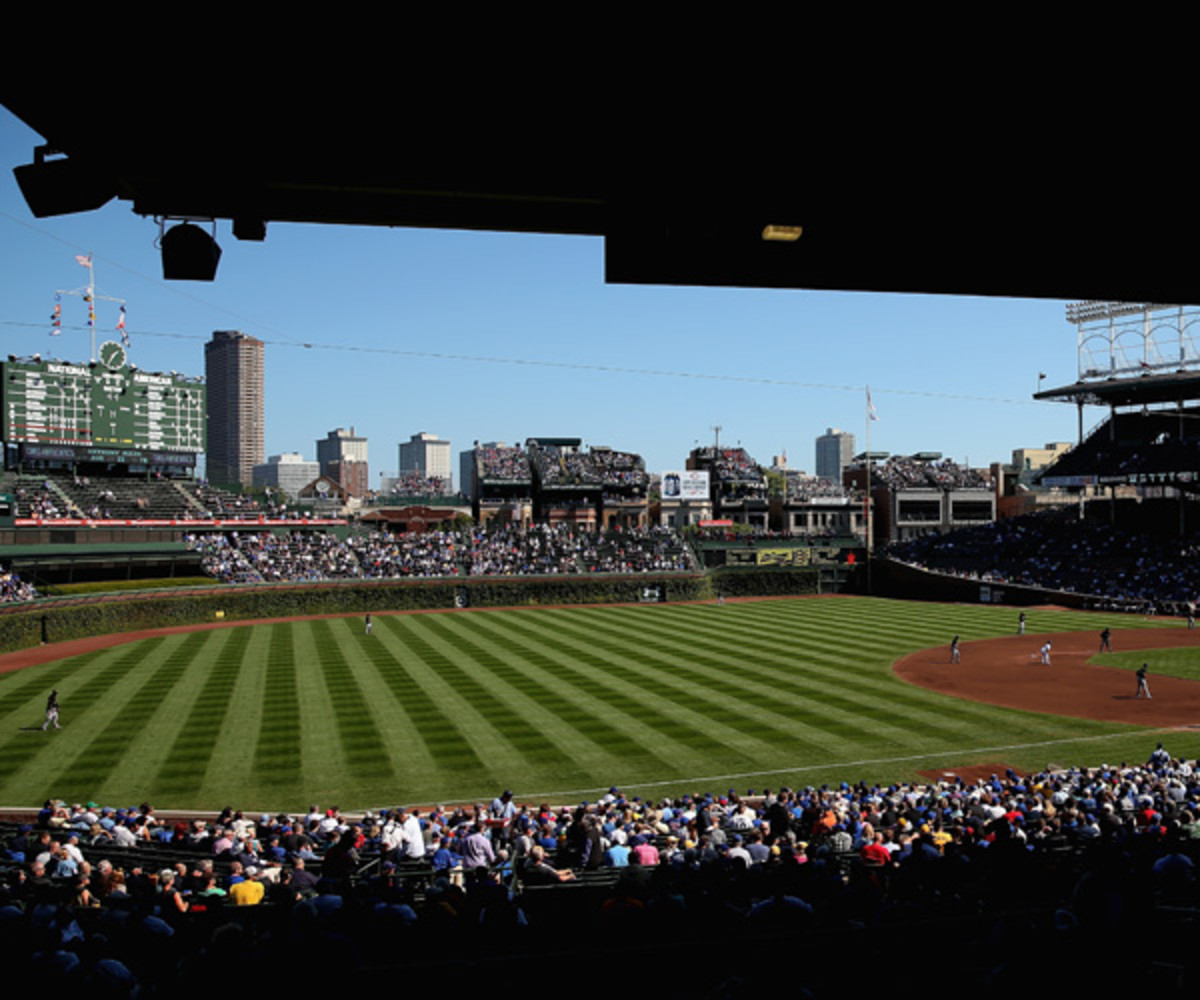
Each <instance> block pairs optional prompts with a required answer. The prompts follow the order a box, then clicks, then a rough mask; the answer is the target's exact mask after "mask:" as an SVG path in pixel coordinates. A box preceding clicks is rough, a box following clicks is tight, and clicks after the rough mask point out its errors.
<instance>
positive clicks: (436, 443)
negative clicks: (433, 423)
mask: <svg viewBox="0 0 1200 1000" xmlns="http://www.w3.org/2000/svg"><path fill="white" fill-rule="evenodd" d="M412 475H416V476H422V477H424V478H426V479H441V480H442V481H443V482H446V483H447V484H449V481H450V478H451V476H452V475H453V471H452V468H451V457H450V442H449V441H441V440H439V439H438V436H437V435H436V434H426V433H425V432H424V431H422V432H421V433H419V434H414V435H413V436H412V437H411V438H410V439H409V440H407V441H402V442H401V443H400V478H401V479H403V478H404V477H405V476H412Z"/></svg>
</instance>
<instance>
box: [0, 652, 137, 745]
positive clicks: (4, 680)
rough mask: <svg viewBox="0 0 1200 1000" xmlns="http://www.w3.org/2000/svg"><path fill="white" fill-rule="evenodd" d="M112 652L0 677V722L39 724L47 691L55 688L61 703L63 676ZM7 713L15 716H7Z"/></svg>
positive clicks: (71, 674) (110, 656) (47, 694)
mask: <svg viewBox="0 0 1200 1000" xmlns="http://www.w3.org/2000/svg"><path fill="white" fill-rule="evenodd" d="M116 655H119V654H118V653H115V652H114V651H113V650H104V651H103V652H102V653H87V654H85V655H83V656H73V657H71V658H70V659H68V660H58V661H57V662H52V663H47V664H43V665H41V666H37V667H30V668H28V669H26V670H20V671H17V672H15V673H10V674H4V675H3V676H0V720H2V721H0V724H3V725H4V726H6V727H7V726H9V725H17V726H23V727H26V728H28V727H30V726H31V725H32V723H33V722H34V720H36V721H37V724H38V725H39V726H40V725H41V724H42V722H43V721H44V719H45V708H46V699H47V698H48V697H49V696H50V692H51V691H53V690H55V689H56V688H57V689H59V703H60V704H61V702H62V695H63V694H64V691H65V688H64V685H65V684H66V682H67V678H69V677H72V676H73V675H74V674H75V673H76V671H78V670H80V669H82V668H83V667H85V666H87V665H88V664H91V663H94V662H96V661H97V660H104V659H112V658H113V657H114V656H116ZM9 716H18V717H19V718H12V719H10V718H9Z"/></svg>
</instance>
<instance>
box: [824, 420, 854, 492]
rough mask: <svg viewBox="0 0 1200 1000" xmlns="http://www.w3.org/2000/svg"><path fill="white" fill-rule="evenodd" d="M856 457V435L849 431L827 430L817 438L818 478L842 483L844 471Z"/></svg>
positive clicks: (834, 428) (831, 428)
mask: <svg viewBox="0 0 1200 1000" xmlns="http://www.w3.org/2000/svg"><path fill="white" fill-rule="evenodd" d="M853 455H854V435H853V434H851V433H850V432H849V431H839V430H838V429H837V428H836V427H830V428H827V429H826V431H825V433H824V434H822V435H821V436H820V437H819V438H817V476H818V478H820V479H832V480H833V481H834V482H835V483H840V482H841V481H842V470H843V469H844V468H846V466H847V465H849V464H850V459H851V458H852V457H853Z"/></svg>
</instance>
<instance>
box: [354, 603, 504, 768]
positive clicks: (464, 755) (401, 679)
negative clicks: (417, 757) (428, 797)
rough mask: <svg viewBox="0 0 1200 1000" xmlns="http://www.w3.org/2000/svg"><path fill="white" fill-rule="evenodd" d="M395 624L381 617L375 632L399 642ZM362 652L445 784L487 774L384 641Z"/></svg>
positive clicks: (465, 741) (451, 723)
mask: <svg viewBox="0 0 1200 1000" xmlns="http://www.w3.org/2000/svg"><path fill="white" fill-rule="evenodd" d="M398 621H399V619H397V618H393V617H390V616H388V617H382V618H380V619H379V621H378V622H377V624H376V626H375V628H376V631H377V632H379V631H382V630H381V629H380V626H381V625H382V626H384V627H385V628H386V629H387V630H388V631H389V632H392V633H394V634H400V637H401V640H402V639H403V636H402V633H400V630H399V629H398V628H397V623H398ZM372 638H374V637H372ZM363 652H364V654H365V656H366V658H367V659H368V660H369V662H371V664H372V665H373V666H374V668H375V670H376V671H377V672H378V673H379V676H380V678H381V679H382V680H383V682H384V683H385V684H386V685H387V688H388V690H389V691H390V692H391V694H392V697H393V699H394V700H395V703H396V705H397V706H399V708H400V709H401V710H402V711H403V712H404V713H405V715H407V716H408V721H409V731H410V732H411V733H412V734H413V735H414V736H415V737H416V738H417V739H419V740H420V741H421V742H422V743H423V744H424V746H425V752H426V753H427V754H428V756H429V759H430V760H431V761H432V762H433V767H434V771H435V774H436V773H437V772H442V773H443V775H444V776H445V779H446V783H447V784H453V782H454V781H461V780H462V779H463V775H464V774H465V773H474V774H476V775H484V774H486V773H487V771H488V768H487V766H486V765H485V764H484V763H483V761H482V760H481V759H480V758H479V755H478V754H477V753H476V752H475V749H474V747H473V746H472V745H471V741H470V740H468V739H467V737H466V736H465V735H464V734H463V732H462V730H461V729H459V727H458V724H457V722H456V721H455V720H453V719H452V718H451V717H450V716H449V715H447V714H446V712H444V711H443V710H442V708H441V706H440V705H439V704H438V702H437V701H436V700H434V699H433V698H431V697H430V696H429V694H428V693H427V692H426V691H425V689H424V688H423V687H422V686H421V684H420V683H419V682H418V681H417V679H416V677H415V676H414V675H413V673H412V672H411V671H410V670H409V669H408V668H407V667H406V666H405V663H404V659H403V658H402V657H397V656H396V655H395V654H394V653H392V652H391V648H390V646H389V645H388V644H387V643H385V642H368V643H364V644H363Z"/></svg>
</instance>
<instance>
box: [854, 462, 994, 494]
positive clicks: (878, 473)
mask: <svg viewBox="0 0 1200 1000" xmlns="http://www.w3.org/2000/svg"><path fill="white" fill-rule="evenodd" d="M871 471H872V476H873V479H874V480H876V481H878V482H879V483H882V484H883V485H885V486H888V487H889V488H890V489H893V490H906V489H908V490H911V489H930V488H932V489H938V490H960V489H991V488H992V481H991V478H990V477H989V476H988V475H987V474H985V473H983V472H981V471H980V470H978V469H971V468H968V467H966V466H964V465H959V464H958V463H957V462H955V461H954V460H953V459H949V458H944V459H942V460H941V461H937V462H930V461H925V460H923V459H918V458H906V457H903V456H900V455H893V456H892V457H891V458H889V459H887V461H885V462H884V463H883V464H881V465H874V466H872V470H871Z"/></svg>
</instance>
